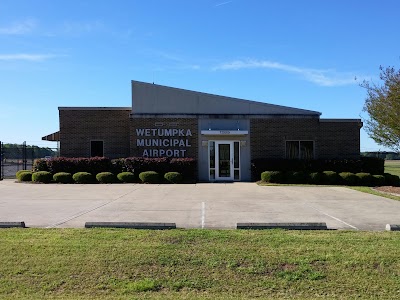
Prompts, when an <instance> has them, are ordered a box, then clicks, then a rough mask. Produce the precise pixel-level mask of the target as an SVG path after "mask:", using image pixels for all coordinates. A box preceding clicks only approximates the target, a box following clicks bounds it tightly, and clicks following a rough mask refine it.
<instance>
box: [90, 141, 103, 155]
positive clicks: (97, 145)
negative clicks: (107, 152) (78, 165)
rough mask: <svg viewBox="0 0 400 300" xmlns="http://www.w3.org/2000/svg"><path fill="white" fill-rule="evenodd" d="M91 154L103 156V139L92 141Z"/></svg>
mask: <svg viewBox="0 0 400 300" xmlns="http://www.w3.org/2000/svg"><path fill="white" fill-rule="evenodd" d="M90 156H91V157H95V156H100V157H103V156H104V153H103V141H91V142H90Z"/></svg>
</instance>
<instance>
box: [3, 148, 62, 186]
mask: <svg viewBox="0 0 400 300" xmlns="http://www.w3.org/2000/svg"><path fill="white" fill-rule="evenodd" d="M58 153H59V151H58V147H57V148H50V147H40V146H35V145H27V144H26V142H23V143H22V144H9V143H3V142H0V164H1V165H0V179H3V178H14V177H15V173H16V172H17V171H19V170H31V169H32V165H33V161H34V160H35V159H37V158H51V157H56V156H58Z"/></svg>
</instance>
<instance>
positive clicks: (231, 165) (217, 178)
mask: <svg viewBox="0 0 400 300" xmlns="http://www.w3.org/2000/svg"><path fill="white" fill-rule="evenodd" d="M233 143H234V141H220V140H216V141H215V180H216V181H224V180H228V181H233V180H234V179H233V178H234V177H233V175H234V174H233V173H234V170H233V169H234V168H233V159H234V152H233V151H234V148H233V147H234V144H233ZM221 144H222V145H229V157H230V159H229V168H230V172H229V173H230V176H229V177H219V147H218V145H221Z"/></svg>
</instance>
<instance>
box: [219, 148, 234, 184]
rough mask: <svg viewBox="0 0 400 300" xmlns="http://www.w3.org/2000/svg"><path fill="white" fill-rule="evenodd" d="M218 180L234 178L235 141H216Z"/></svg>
mask: <svg viewBox="0 0 400 300" xmlns="http://www.w3.org/2000/svg"><path fill="white" fill-rule="evenodd" d="M215 150H216V151H215V152H216V153H215V154H216V155H215V156H216V168H215V171H216V172H215V179H216V180H233V142H225V141H216V142H215Z"/></svg>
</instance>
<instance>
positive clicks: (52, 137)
mask: <svg viewBox="0 0 400 300" xmlns="http://www.w3.org/2000/svg"><path fill="white" fill-rule="evenodd" d="M59 140H60V132H59V131H57V132H54V133H52V134H49V135H46V136H44V137H42V141H51V142H58V141H59Z"/></svg>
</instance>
